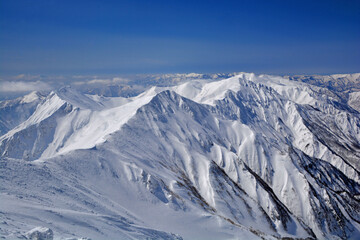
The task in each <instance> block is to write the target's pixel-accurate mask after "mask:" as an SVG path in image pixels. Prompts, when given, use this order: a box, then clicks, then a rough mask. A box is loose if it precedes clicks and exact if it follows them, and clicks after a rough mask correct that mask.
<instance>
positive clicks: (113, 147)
mask: <svg viewBox="0 0 360 240" xmlns="http://www.w3.org/2000/svg"><path fill="white" fill-rule="evenodd" d="M359 116H360V115H359V113H358V112H357V111H356V110H354V109H352V108H351V107H349V106H347V105H344V104H341V103H339V102H337V100H336V98H334V97H333V94H332V93H331V92H330V90H327V89H326V90H325V89H323V88H320V87H315V86H311V85H307V84H306V83H301V82H295V81H290V80H286V79H284V78H281V77H276V76H267V75H260V76H256V75H254V74H245V73H243V74H239V75H236V76H234V77H231V78H228V79H224V80H216V81H215V80H201V79H200V80H192V81H189V82H186V83H183V84H181V85H177V86H174V87H167V88H165V87H163V88H161V87H153V88H150V89H148V90H147V91H145V92H144V93H142V94H140V95H138V96H136V97H131V98H121V97H117V98H108V97H101V96H95V95H84V94H80V93H78V92H76V91H75V90H73V89H71V88H63V89H60V90H57V91H54V92H52V93H50V94H49V95H48V96H47V97H46V98H44V99H42V100H41V101H40V103H39V104H38V105H37V107H36V109H35V110H34V111H33V113H32V115H31V116H29V117H28V118H27V120H25V121H23V122H21V123H19V125H17V126H16V127H14V128H12V129H10V130H9V131H7V132H6V133H5V134H4V135H3V136H1V137H0V155H1V163H0V164H1V165H0V166H1V168H0V171H1V172H0V178H1V185H0V189H1V195H0V196H1V197H0V201H1V204H0V216H1V219H2V221H1V222H0V234H1V235H2V236H4V237H5V238H9V239H12V238H20V237H21V236H22V235H23V234H25V233H26V232H27V231H29V230H31V229H33V228H35V227H38V226H40V227H47V228H50V229H52V230H53V232H54V236H55V238H57V239H62V238H67V237H89V238H92V239H146V238H150V239H261V238H265V239H276V238H282V237H290V238H314V239H315V238H318V239H339V238H340V239H358V238H360V207H359V206H360V185H359V183H360V178H359V167H360V120H359Z"/></svg>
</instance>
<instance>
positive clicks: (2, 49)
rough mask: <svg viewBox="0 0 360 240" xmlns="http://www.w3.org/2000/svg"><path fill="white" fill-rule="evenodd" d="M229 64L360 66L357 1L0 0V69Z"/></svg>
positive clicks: (243, 67)
mask: <svg viewBox="0 0 360 240" xmlns="http://www.w3.org/2000/svg"><path fill="white" fill-rule="evenodd" d="M233 71H246V72H255V73H272V74H303V73H304V74H310V73H320V74H326V73H345V72H360V1H359V0H355V1H354V0H353V1H352V0H336V1H335V0H327V1H316V0H312V1H307V0H303V1H291V0H288V1H276V0H274V1H270V0H264V1H255V0H253V1H250V0H249V1H241V0H238V1H225V0H223V1H196V0H193V1H186V0H182V1H176V0H167V1H156V0H153V1H150V0H146V1H137V0H130V1H127V0H125V1H124V0H118V1H115V0H107V1H106V0H102V1H100V0H99V1H93V0H86V1H82V0H72V1H68V0H41V1H40V0H22V1H20V0H1V1H0V74H20V73H29V74H114V73H116V74H117V73H119V74H121V73H123V74H126V73H173V72H233Z"/></svg>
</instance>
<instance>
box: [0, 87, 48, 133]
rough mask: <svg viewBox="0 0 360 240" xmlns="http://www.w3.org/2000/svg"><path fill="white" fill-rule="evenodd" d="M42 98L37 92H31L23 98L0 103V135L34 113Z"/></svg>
mask: <svg viewBox="0 0 360 240" xmlns="http://www.w3.org/2000/svg"><path fill="white" fill-rule="evenodd" d="M43 98H44V96H43V95H42V94H40V93H39V92H31V93H30V94H28V95H25V96H24V97H20V98H17V99H14V100H7V101H1V102H0V135H3V134H5V133H7V132H8V131H9V130H11V129H13V128H14V127H16V126H17V125H19V124H20V123H22V122H23V121H25V120H26V119H28V118H29V117H30V115H31V114H32V113H33V112H34V111H35V109H36V107H37V105H38V104H39V103H40V102H41V101H42V100H43Z"/></svg>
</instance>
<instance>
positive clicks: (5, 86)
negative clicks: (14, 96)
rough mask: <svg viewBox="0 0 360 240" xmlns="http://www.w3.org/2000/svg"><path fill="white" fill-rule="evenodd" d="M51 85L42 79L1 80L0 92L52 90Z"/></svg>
mask: <svg viewBox="0 0 360 240" xmlns="http://www.w3.org/2000/svg"><path fill="white" fill-rule="evenodd" d="M50 89H51V86H50V85H49V84H47V83H45V82H41V81H33V82H30V81H1V82H0V92H9V93H10V92H13V93H14V92H30V91H41V90H50Z"/></svg>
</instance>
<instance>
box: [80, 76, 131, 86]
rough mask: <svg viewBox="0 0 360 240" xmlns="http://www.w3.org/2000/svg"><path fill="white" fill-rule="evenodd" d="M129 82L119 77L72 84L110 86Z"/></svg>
mask: <svg viewBox="0 0 360 240" xmlns="http://www.w3.org/2000/svg"><path fill="white" fill-rule="evenodd" d="M127 82H129V80H128V79H126V78H120V77H114V78H104V79H98V78H95V79H92V80H87V81H77V82H73V84H74V85H86V84H88V85H95V84H105V85H110V84H119V83H127Z"/></svg>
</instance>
